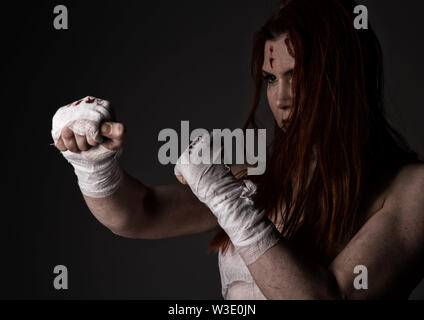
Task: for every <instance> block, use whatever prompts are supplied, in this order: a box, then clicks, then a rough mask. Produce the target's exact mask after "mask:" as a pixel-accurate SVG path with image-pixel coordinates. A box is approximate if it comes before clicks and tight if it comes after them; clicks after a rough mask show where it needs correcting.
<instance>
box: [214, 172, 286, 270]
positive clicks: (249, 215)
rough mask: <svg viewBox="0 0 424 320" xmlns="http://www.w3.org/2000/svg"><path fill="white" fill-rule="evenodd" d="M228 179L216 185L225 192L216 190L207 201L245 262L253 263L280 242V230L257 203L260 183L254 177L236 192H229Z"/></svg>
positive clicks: (234, 190) (243, 183)
mask: <svg viewBox="0 0 424 320" xmlns="http://www.w3.org/2000/svg"><path fill="white" fill-rule="evenodd" d="M230 179H231V177H229V179H228V180H230ZM226 180H227V179H220V180H219V181H217V182H216V183H217V184H218V185H216V186H214V189H215V190H222V191H223V192H222V193H221V192H217V191H215V196H214V197H213V198H210V200H208V201H207V203H206V204H207V206H208V207H209V208H210V209H211V211H212V212H213V213H214V215H215V216H217V218H218V223H219V225H220V226H221V227H222V228H223V229H224V231H225V232H226V233H227V235H228V236H229V237H230V239H231V242H232V243H233V245H234V247H235V249H236V250H237V252H238V253H239V254H240V256H241V257H242V259H243V260H244V262H245V264H246V265H250V264H252V263H254V262H255V261H256V260H258V259H259V258H260V257H261V256H262V255H263V254H264V253H265V252H266V251H267V250H268V249H270V248H271V247H273V246H274V245H276V244H277V242H278V240H279V239H280V232H279V231H278V230H277V228H276V227H275V226H274V224H273V223H272V222H271V221H270V220H269V219H268V217H267V216H266V214H265V211H264V210H260V209H259V208H257V207H256V206H255V205H254V202H253V201H252V199H251V196H252V195H253V194H254V193H255V192H256V186H255V185H254V184H253V183H252V182H251V181H250V180H244V181H243V182H242V184H241V186H239V187H238V188H235V189H234V188H233V192H232V193H233V195H231V192H230V193H225V189H228V185H229V184H227V187H226V186H225V183H226V182H229V181H226ZM237 183H239V182H238V181H237ZM230 184H231V183H230Z"/></svg>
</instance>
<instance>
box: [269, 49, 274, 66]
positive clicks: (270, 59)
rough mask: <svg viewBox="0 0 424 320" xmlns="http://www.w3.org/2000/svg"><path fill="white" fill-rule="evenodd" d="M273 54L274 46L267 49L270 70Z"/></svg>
mask: <svg viewBox="0 0 424 320" xmlns="http://www.w3.org/2000/svg"><path fill="white" fill-rule="evenodd" d="M273 52H274V46H270V47H269V53H270V55H269V64H270V65H271V68H273V66H272V63H273V62H274V57H273V56H272V53H273Z"/></svg>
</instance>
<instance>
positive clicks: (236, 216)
mask: <svg viewBox="0 0 424 320" xmlns="http://www.w3.org/2000/svg"><path fill="white" fill-rule="evenodd" d="M213 141H219V142H220V141H221V137H220V136H219V135H218V134H216V133H214V132H212V133H210V134H205V135H203V136H202V137H198V138H197V139H196V140H194V141H193V142H192V143H191V144H190V145H189V147H188V148H187V149H186V150H185V151H184V152H183V153H182V155H181V156H180V158H179V159H178V161H177V164H176V165H175V167H174V173H175V175H176V176H177V178H178V179H179V180H180V182H184V183H186V184H188V185H189V187H190V188H191V190H192V191H193V193H194V194H195V195H196V196H197V198H198V199H199V200H200V201H201V202H203V203H204V204H206V205H207V206H208V208H209V209H210V210H211V212H212V213H213V214H214V215H215V216H216V217H217V219H218V223H219V225H220V226H221V227H222V228H223V229H224V231H225V232H226V233H227V235H228V236H229V237H230V239H231V242H232V243H233V245H234V247H235V248H236V250H237V251H238V252H239V254H240V255H241V257H242V258H243V260H244V262H245V263H246V265H250V264H252V263H253V262H255V261H256V260H257V259H259V258H260V257H261V256H262V255H263V254H264V253H265V252H266V251H267V250H268V249H269V248H271V247H272V246H274V245H275V244H276V243H277V242H278V240H279V236H280V233H279V232H278V230H277V229H276V228H275V226H274V224H273V223H272V222H271V221H270V220H269V219H268V217H267V216H266V215H265V212H264V211H263V210H260V209H259V208H257V207H256V206H255V204H254V202H253V201H252V199H251V196H252V195H253V194H254V193H255V192H256V186H255V184H253V183H252V182H251V181H250V180H244V181H239V180H237V179H236V178H235V177H234V176H233V175H232V173H231V169H230V167H229V166H228V165H226V164H218V163H219V161H218V160H219V159H220V158H221V148H218V147H216V148H215V151H214V149H213ZM218 145H219V146H221V143H218ZM208 160H209V161H208ZM205 162H206V163H205Z"/></svg>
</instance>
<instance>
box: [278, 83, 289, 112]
mask: <svg viewBox="0 0 424 320" xmlns="http://www.w3.org/2000/svg"><path fill="white" fill-rule="evenodd" d="M277 95H278V96H277V107H278V108H280V109H283V110H286V109H289V108H290V106H291V88H290V85H288V84H284V83H281V84H280V85H279V88H278V93H277Z"/></svg>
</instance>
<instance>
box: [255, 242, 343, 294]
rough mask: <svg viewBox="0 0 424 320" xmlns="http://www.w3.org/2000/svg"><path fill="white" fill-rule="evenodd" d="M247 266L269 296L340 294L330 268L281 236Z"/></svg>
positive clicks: (259, 285)
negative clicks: (318, 262)
mask: <svg viewBox="0 0 424 320" xmlns="http://www.w3.org/2000/svg"><path fill="white" fill-rule="evenodd" d="M248 269H249V271H250V273H251V275H252V277H253V279H254V280H255V282H256V284H257V285H258V287H259V288H260V289H261V291H262V293H263V294H264V296H265V297H267V298H268V299H270V300H286V299H296V300H297V299H300V300H304V299H341V298H343V295H342V294H341V292H340V290H339V288H338V285H337V281H336V279H335V277H334V276H333V274H332V273H331V271H330V270H329V269H328V268H325V267H322V266H320V265H318V264H317V263H316V262H314V261H308V260H307V258H305V257H303V256H302V257H301V256H300V255H298V254H296V252H295V248H293V247H291V246H290V243H289V241H286V240H284V239H280V240H279V242H278V243H277V244H276V245H275V246H273V247H272V248H270V249H269V250H268V251H267V252H265V253H264V254H263V255H262V256H261V257H260V258H259V259H258V260H256V261H255V262H254V263H252V264H250V265H248Z"/></svg>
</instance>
